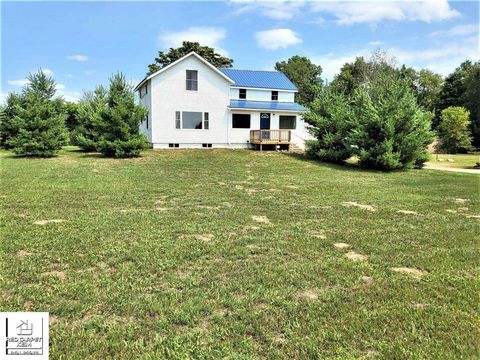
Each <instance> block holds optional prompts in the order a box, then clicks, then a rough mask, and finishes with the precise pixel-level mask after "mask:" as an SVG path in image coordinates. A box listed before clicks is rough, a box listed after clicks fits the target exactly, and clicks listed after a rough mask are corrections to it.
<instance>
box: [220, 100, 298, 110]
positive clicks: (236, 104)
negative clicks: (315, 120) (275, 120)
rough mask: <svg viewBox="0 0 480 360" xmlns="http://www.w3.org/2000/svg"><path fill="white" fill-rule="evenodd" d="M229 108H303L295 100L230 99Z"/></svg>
mask: <svg viewBox="0 0 480 360" xmlns="http://www.w3.org/2000/svg"><path fill="white" fill-rule="evenodd" d="M229 108H230V109H237V110H277V111H296V112H299V111H303V110H305V108H304V107H303V106H302V105H300V104H297V103H295V102H279V101H252V100H230V106H229Z"/></svg>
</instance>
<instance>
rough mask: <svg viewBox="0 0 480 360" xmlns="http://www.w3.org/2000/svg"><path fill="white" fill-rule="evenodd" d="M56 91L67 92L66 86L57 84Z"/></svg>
mask: <svg viewBox="0 0 480 360" xmlns="http://www.w3.org/2000/svg"><path fill="white" fill-rule="evenodd" d="M55 89H57V91H60V90H65V85H63V84H56V85H55Z"/></svg>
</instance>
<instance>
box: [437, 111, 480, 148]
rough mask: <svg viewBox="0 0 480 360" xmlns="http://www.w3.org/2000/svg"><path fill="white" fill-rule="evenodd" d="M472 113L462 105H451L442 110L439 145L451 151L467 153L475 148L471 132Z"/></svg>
mask: <svg viewBox="0 0 480 360" xmlns="http://www.w3.org/2000/svg"><path fill="white" fill-rule="evenodd" d="M469 116H470V113H469V111H468V110H466V109H465V108H463V107H461V106H450V107H448V108H446V109H443V110H442V112H441V116H440V117H441V122H440V125H439V127H438V136H439V138H440V143H439V147H440V149H441V150H443V151H446V152H449V153H453V154H455V153H466V152H468V151H471V150H473V147H472V136H471V135H470V132H469V130H468V129H469V126H470V120H469Z"/></svg>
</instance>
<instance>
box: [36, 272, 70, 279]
mask: <svg viewBox="0 0 480 360" xmlns="http://www.w3.org/2000/svg"><path fill="white" fill-rule="evenodd" d="M41 276H42V277H49V276H54V277H57V278H59V279H65V273H64V272H63V271H58V270H52V271H46V272H44V273H42V274H41Z"/></svg>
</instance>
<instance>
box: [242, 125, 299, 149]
mask: <svg viewBox="0 0 480 360" xmlns="http://www.w3.org/2000/svg"><path fill="white" fill-rule="evenodd" d="M291 138H292V134H291V132H290V130H250V144H253V145H255V146H257V145H259V146H260V150H262V145H290V140H291Z"/></svg>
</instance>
